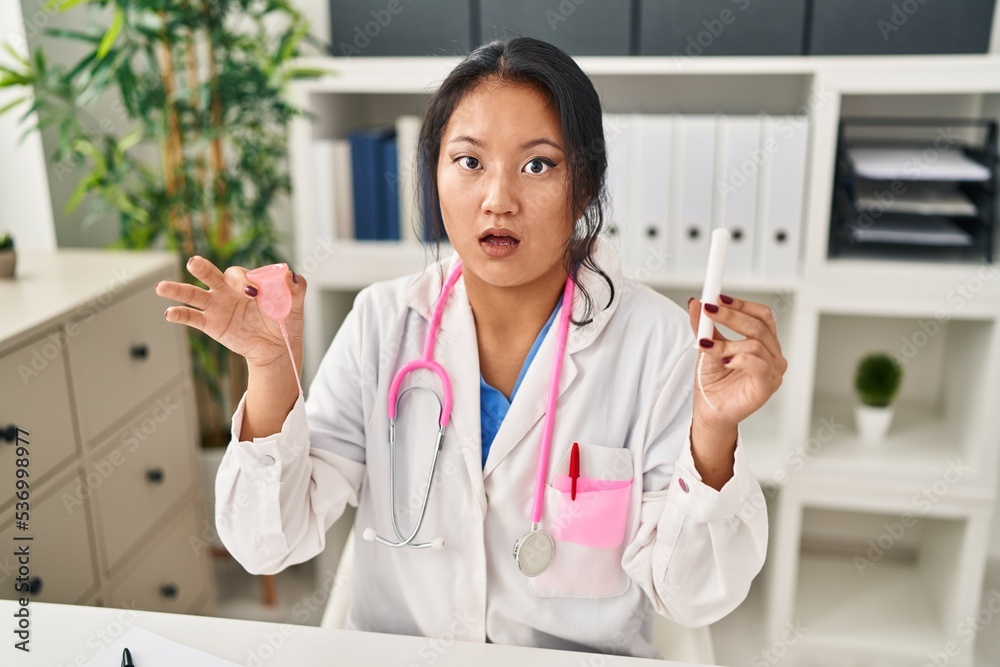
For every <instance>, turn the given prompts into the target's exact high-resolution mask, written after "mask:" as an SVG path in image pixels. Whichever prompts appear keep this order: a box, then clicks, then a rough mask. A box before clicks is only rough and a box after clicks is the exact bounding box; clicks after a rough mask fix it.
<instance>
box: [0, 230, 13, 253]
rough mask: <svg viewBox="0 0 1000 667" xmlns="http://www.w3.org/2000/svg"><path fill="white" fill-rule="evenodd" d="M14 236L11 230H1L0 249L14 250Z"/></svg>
mask: <svg viewBox="0 0 1000 667" xmlns="http://www.w3.org/2000/svg"><path fill="white" fill-rule="evenodd" d="M13 249H14V237H13V236H11V235H10V232H0V250H13Z"/></svg>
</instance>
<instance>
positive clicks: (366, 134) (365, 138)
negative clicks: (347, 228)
mask: <svg viewBox="0 0 1000 667" xmlns="http://www.w3.org/2000/svg"><path fill="white" fill-rule="evenodd" d="M394 135H395V130H394V129H393V128H390V127H374V128H362V129H358V130H355V131H353V132H351V133H350V134H349V135H348V139H349V140H350V142H351V169H352V171H353V172H354V184H353V189H354V238H356V239H357V240H359V241H377V240H379V239H380V237H381V234H382V233H384V230H386V229H387V227H388V223H387V221H386V220H387V213H386V206H385V200H386V197H385V194H384V190H385V186H384V182H385V179H384V177H383V174H384V173H385V166H384V162H385V156H384V149H383V140H384V139H386V138H387V137H392V136H394ZM397 227H398V225H397Z"/></svg>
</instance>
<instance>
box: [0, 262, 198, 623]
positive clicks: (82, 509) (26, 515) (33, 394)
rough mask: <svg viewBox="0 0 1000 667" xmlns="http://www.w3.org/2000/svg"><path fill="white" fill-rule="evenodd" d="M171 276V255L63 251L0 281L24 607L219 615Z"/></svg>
mask: <svg viewBox="0 0 1000 667" xmlns="http://www.w3.org/2000/svg"><path fill="white" fill-rule="evenodd" d="M164 279H169V280H177V279H179V264H178V260H177V257H176V256H175V255H173V254H171V253H164V252H108V251H102V250H60V251H56V252H24V253H22V256H21V257H19V259H18V275H17V278H16V279H13V280H0V304H2V305H3V310H4V319H3V320H2V321H0V377H2V378H3V380H4V381H3V384H2V385H0V432H3V433H4V435H6V434H7V432H8V431H9V430H10V427H16V428H17V429H20V430H19V431H17V433H18V434H19V435H20V438H21V440H20V441H19V442H16V443H15V442H7V441H0V473H2V478H0V490H2V494H0V539H3V542H4V544H7V545H11V544H15V545H21V544H24V545H30V547H29V549H30V554H31V555H30V560H29V569H30V574H29V575H28V578H27V583H29V585H30V593H28V597H29V598H32V599H37V600H45V601H53V602H67V603H78V604H103V605H114V606H128V607H130V608H141V609H151V610H161V611H179V612H191V611H202V612H205V611H210V610H211V608H212V605H213V604H214V600H215V584H214V580H213V574H212V571H211V567H210V554H209V552H208V550H207V549H205V548H204V544H205V542H204V541H203V540H202V539H201V538H202V536H203V535H205V534H211V531H210V530H206V528H208V527H207V526H205V525H204V524H205V520H204V518H203V517H204V511H203V500H202V497H201V496H202V491H201V490H202V485H201V481H200V468H199V465H198V430H197V429H198V423H197V416H196V412H195V402H194V388H193V385H192V382H191V366H190V360H189V353H188V348H187V338H186V336H187V333H186V330H184V329H183V328H181V327H178V326H177V325H174V324H170V323H169V322H166V321H165V320H164V318H163V311H164V310H165V309H166V307H167V306H168V305H169V302H167V301H166V300H164V299H162V298H160V297H158V296H157V295H156V294H155V292H154V291H153V285H154V283H155V282H156V281H158V280H164ZM19 450H20V451H19ZM18 459H20V461H19V460H18ZM25 464H26V465H25ZM18 467H20V468H26V470H27V476H26V477H22V478H21V479H22V480H26V482H25V481H22V484H21V488H17V489H16V488H15V483H16V479H15V471H16V469H17V468H18ZM25 483H26V484H27V489H25V488H24V485H25ZM16 491H17V492H21V493H22V494H23V493H24V492H25V491H26V492H27V496H28V497H27V499H24V498H23V495H22V496H21V497H17V496H15V492H16ZM22 520H24V521H25V523H26V527H22V526H21V524H19V523H18V522H19V521H22ZM24 538H29V539H24ZM12 554H13V551H12V549H5V550H4V554H3V555H2V556H0V579H2V580H4V581H9V580H10V579H11V578H12V577H15V576H17V572H18V567H19V564H18V563H17V561H16V558H15V557H13V555H12ZM2 591H3V592H2V593H0V595H2V596H4V597H11V596H14V595H20V594H22V593H21V592H19V591H15V588H14V586H13V585H10V586H8V585H4V586H3V587H2Z"/></svg>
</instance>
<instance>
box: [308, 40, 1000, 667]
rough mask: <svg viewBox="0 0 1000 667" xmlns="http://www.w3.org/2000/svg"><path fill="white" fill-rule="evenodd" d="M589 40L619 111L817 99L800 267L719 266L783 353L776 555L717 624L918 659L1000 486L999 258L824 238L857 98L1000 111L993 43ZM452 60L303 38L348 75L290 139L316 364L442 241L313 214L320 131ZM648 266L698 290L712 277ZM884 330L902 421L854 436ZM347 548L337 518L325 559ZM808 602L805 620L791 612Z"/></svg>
mask: <svg viewBox="0 0 1000 667" xmlns="http://www.w3.org/2000/svg"><path fill="white" fill-rule="evenodd" d="M576 60H577V62H578V63H579V64H580V65H581V67H582V68H583V69H584V71H586V72H587V73H588V75H590V77H591V79H592V80H593V81H594V84H595V87H596V88H597V90H598V93H599V94H600V95H601V99H602V105H603V111H604V112H606V113H609V114H644V113H649V114H702V115H704V114H767V115H770V116H780V115H786V116H796V117H805V118H807V119H808V128H809V132H808V135H809V136H808V141H807V147H808V158H807V169H806V177H805V188H804V192H795V193H790V195H789V196H790V197H794V198H802V205H803V208H804V211H805V213H804V220H803V225H802V230H801V231H802V237H801V241H802V246H801V250H800V256H799V258H798V267H799V271H798V274H797V275H795V276H793V277H790V278H782V279H774V278H767V277H764V276H758V277H753V276H745V277H743V278H739V277H735V276H734V277H732V278H727V279H726V280H725V281H724V291H725V292H728V293H731V294H735V295H738V296H741V297H743V298H746V299H750V300H753V301H758V302H760V303H764V304H766V305H768V306H769V307H770V308H771V310H772V312H773V313H774V315H775V319H776V321H777V324H778V330H779V338H780V340H781V343H782V351H783V353H784V355H785V356H786V358H787V359H788V360H789V369H788V372H787V373H786V375H785V378H784V382H783V384H782V386H781V388H780V389H779V391H778V393H777V394H776V395H775V396H773V397H772V399H771V400H770V401H769V403H768V404H767V405H766V406H765V407H764V408H763V409H761V410H760V411H758V412H757V413H755V414H754V415H752V416H751V417H750V418H749V419H748V420H747V421H746V422H745V423H744V424H743V433H744V437H745V441H746V443H747V447H748V458H749V461H750V464H751V466H752V468H753V470H754V473H755V475H756V476H757V477H758V479H759V480H760V481H761V483H762V485H763V486H764V488H765V495H766V497H767V501H768V507H767V508H766V511H768V513H769V515H770V516H771V535H770V543H769V558H768V563H767V565H766V566H765V570H764V572H763V573H762V576H761V577H759V578H758V579H757V580H756V581H755V582H754V586H753V588H752V589H751V593H750V595H749V597H748V598H747V600H746V602H745V603H744V604H743V605H742V606H741V607H740V608H739V609H737V610H736V612H734V614H732V615H731V616H730V617H728V618H726V619H723V621H721V622H720V623H719V624H718V625H717V632H716V633H715V636H716V639H717V640H718V641H717V642H716V644H717V645H716V655H717V657H718V659H719V661H720V663H722V664H774V662H775V661H776V660H778V659H784V656H786V655H787V656H789V658H788V662H787V664H824V665H825V664H830V665H834V664H838V665H842V664H918V663H919V664H923V662H927V661H928V659H929V656H930V655H938V654H939V653H940V652H942V651H946V650H947V642H948V641H950V640H951V638H952V636H953V635H955V634H956V633H960V632H961V630H962V628H961V627H960V626H959V623H960V622H961V619H963V618H965V617H966V616H967V615H969V614H975V612H976V610H977V607H978V605H979V591H980V587H981V586H982V577H983V568H984V564H985V562H986V558H987V544H988V531H989V526H990V520H991V514H992V512H993V507H994V502H995V500H994V499H995V498H996V495H997V477H998V464H1000V461H998V452H1000V410H998V409H997V406H998V405H1000V266H998V265H997V264H993V265H969V264H965V265H962V264H928V263H917V262H904V261H859V260H837V259H830V258H829V257H828V253H827V243H828V239H829V236H830V210H831V197H832V192H833V182H834V166H835V156H836V152H835V149H836V142H837V128H838V123H839V121H840V119H841V117H842V116H849V115H852V116H859V115H860V116H914V115H916V116H924V117H933V118H946V117H950V116H957V117H968V118H994V119H996V118H1000V57H998V56H996V55H975V56H940V57H921V56H913V57H832V58H831V57H781V58H754V57H744V58H728V57H713V58H670V57H662V58H661V57H630V58H618V57H607V58H598V57H580V58H577V59H576ZM457 63H458V59H450V58H427V59H420V58H406V59H395V58H354V59H342V58H321V59H310V61H309V62H308V63H307V64H308V65H310V66H319V67H323V68H328V69H331V70H334V71H335V72H336V73H337V76H332V77H327V78H321V79H319V80H315V81H308V82H300V83H298V84H296V85H295V87H294V93H295V96H296V101H297V102H298V103H299V104H300V105H302V106H303V107H305V108H306V109H308V110H309V111H311V112H312V113H314V114H315V118H316V120H315V121H313V120H311V119H309V118H308V117H300V118H298V119H296V120H295V121H294V123H293V126H292V130H291V139H290V151H291V167H292V179H293V182H294V185H295V188H294V192H293V205H294V223H295V224H294V226H295V248H296V252H295V255H296V256H295V263H294V266H295V269H296V271H298V272H300V273H303V274H304V275H305V276H306V278H307V279H308V280H309V286H310V290H309V293H308V295H307V304H306V308H307V311H308V313H309V314H308V315H307V317H306V327H307V328H306V332H305V333H306V339H305V351H306V359H305V368H304V376H305V380H304V383H303V384H304V385H306V383H307V382H308V381H309V380H310V379H311V377H312V375H313V374H314V372H315V368H316V367H317V365H318V363H319V360H320V358H321V356H322V354H323V353H324V352H325V350H326V348H327V347H328V346H329V343H330V341H331V340H332V337H333V335H334V333H335V332H336V329H337V327H338V326H339V325H340V322H341V321H342V320H343V317H344V315H345V314H346V313H347V311H348V309H349V308H350V307H351V303H352V300H353V297H354V295H355V294H356V293H357V290H359V289H360V288H362V287H364V286H365V285H367V284H369V283H370V282H372V281H375V280H382V279H389V278H393V277H396V276H400V275H404V274H407V273H410V272H415V271H420V270H421V269H423V268H424V266H425V264H427V263H429V262H431V261H433V254H434V253H433V249H428V250H424V249H423V248H421V247H420V246H419V245H417V244H413V243H406V242H404V243H388V242H371V243H358V242H350V241H337V239H336V238H334V237H333V236H332V231H333V230H331V229H322V228H320V227H319V226H318V224H317V220H318V219H319V216H318V215H317V204H316V202H317V201H318V198H317V197H318V193H317V188H318V187H320V185H318V184H316V183H315V182H314V179H313V178H312V175H313V168H314V156H313V151H312V145H313V142H315V141H317V140H329V139H338V138H342V137H344V136H345V135H346V133H347V132H348V131H350V130H351V129H353V128H354V127H356V126H359V125H361V124H363V123H391V122H393V121H394V120H395V118H396V116H398V115H403V114H411V115H412V114H416V115H419V114H420V113H421V111H422V110H423V109H424V108H425V107H426V102H427V99H428V96H429V94H430V92H432V91H433V90H434V89H435V88H436V86H437V85H439V83H440V81H441V80H442V79H443V78H444V77H445V76H446V75H447V73H448V72H449V71H450V70H451V68H452V67H454V65H455V64H457ZM768 196H770V197H773V196H774V193H770V194H769V195H768ZM667 237H668V238H670V239H673V236H672V235H671V234H669V233H668V234H667ZM667 250H668V251H670V250H676V249H672V248H669V247H668V248H667ZM636 277H637V278H640V279H641V278H643V277H641V276H638V275H637V276H636ZM645 278H646V279H647V280H646V282H648V283H649V284H651V285H652V286H653V287H654V288H656V289H658V290H659V291H661V292H662V293H664V294H666V295H667V296H669V297H670V298H672V299H674V300H675V301H677V302H678V303H680V304H681V305H683V304H684V303H685V302H686V300H687V297H688V296H697V295H698V294H699V293H700V289H701V280H702V279H703V276H702V275H701V274H700V271H699V272H695V273H691V274H685V275H670V274H669V273H668V272H662V271H661V272H653V271H649V272H647V273H646V276H645ZM729 333H730V334H731V332H729ZM877 349H885V350H887V351H889V352H892V353H894V354H896V355H897V356H906V357H908V359H907V363H906V367H905V372H906V377H905V379H904V389H903V391H902V394H901V396H900V400H899V410H898V413H897V415H896V419H895V422H894V426H893V428H892V431H891V433H890V436H889V439H888V440H887V442H886V443H885V444H884V445H883V446H881V447H879V448H869V447H865V446H863V445H862V444H861V443H860V441H859V440H858V438H857V437H856V435H855V427H854V421H853V414H852V406H853V404H854V398H853V391H852V388H851V377H852V373H853V370H854V364H855V363H856V361H857V359H858V358H859V357H860V355H861V354H862V353H864V352H868V351H875V350H877ZM306 386H307V385H306ZM956 470H960V471H962V472H961V473H958V472H956ZM925 489H927V491H925ZM926 494H930V496H931V498H933V501H931V500H928V498H927V495H926ZM760 511H765V510H764V509H763V508H762V509H761V510H760ZM903 517H908V518H906V524H908V525H905V526H904V525H903V523H902V522H903ZM897 523H898V524H899V525H901V526H903V533H902V535H900V537H899V538H896V537H894V533H895V532H898V531H897V530H896V528H895V526H896V524H897ZM886 526H888V528H887V527H886ZM887 531H888V532H887ZM883 533H885V534H886V535H888V537H884V536H883ZM331 534H332V533H331ZM880 539H881V541H882V542H883V543H885V542H886V541H892V545H891V548H890V549H888V551H887V552H886V554H885V555H884V556H881V557H879V558H878V562H876V563H874V565H873V567H871V568H864V569H863V570H862V572H863V573H862V572H859V571H858V567H857V566H856V564H855V560H854V557H855V556H861V557H865V554H866V552H867V549H868V546H867V542H868V540H873V541H874V543H875V544H876V546H877V545H878V544H879V540H880ZM338 548H339V544H337V543H336V541H335V540H333V539H332V538H331V542H330V543H329V548H328V550H327V551H328V552H329V553H330V554H331V557H332V558H335V557H336V553H337V549H338ZM873 555H876V554H875V552H873ZM323 557H324V558H326V555H324V556H323ZM319 570H320V571H324V570H325V568H322V567H321V568H319ZM797 622H800V623H801V625H802V626H803V627H805V628H809V629H808V630H806V631H804V633H801V634H796V633H795V632H792V630H791V629H790V628H795V627H797V626H795V624H796V623H797ZM956 641H959V642H962V645H961V651H960V654H959V655H958V656H949V660H950V662H949V664H951V665H970V664H972V659H973V646H972V645H971V644H966V643H964V638H963V637H959V638H958V639H957V640H956ZM792 655H796V656H798V657H799V658H801V661H799V662H797V661H795V660H793V659H792V658H791V656H792ZM808 661H812V662H808ZM851 661H853V662H851Z"/></svg>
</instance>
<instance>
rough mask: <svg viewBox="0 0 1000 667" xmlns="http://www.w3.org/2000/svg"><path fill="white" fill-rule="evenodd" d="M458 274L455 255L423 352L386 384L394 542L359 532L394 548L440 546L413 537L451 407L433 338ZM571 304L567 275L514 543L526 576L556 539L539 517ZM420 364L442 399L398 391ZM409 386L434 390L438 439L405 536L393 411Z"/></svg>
mask: <svg viewBox="0 0 1000 667" xmlns="http://www.w3.org/2000/svg"><path fill="white" fill-rule="evenodd" d="M461 274H462V262H461V260H456V264H455V268H454V269H453V270H452V272H451V274H450V275H449V276H448V279H447V280H446V281H445V283H444V286H443V287H442V288H441V295H440V296H439V297H438V300H437V303H436V304H435V306H434V314H433V317H432V318H431V323H430V327H429V328H428V329H427V340H426V341H425V342H424V354H423V356H422V357H421V358H419V359H416V360H414V361H411V362H409V363H408V364H406V365H405V366H403V367H402V368H401V369H399V372H398V373H396V376H395V377H394V378H393V380H392V384H391V385H390V386H389V399H388V409H389V504H390V507H391V515H392V529H393V531H394V532H395V534H396V539H397V540H398V541H396V542H393V541H391V540H387V539H385V538H384V537H381V536H380V535H377V534H376V532H375V529H374V528H366V529H365V531H364V534H363V537H364V539H366V540H368V541H375V542H378V543H379V544H384V545H386V546H389V547H397V548H398V547H407V546H408V547H412V548H414V549H426V548H428V547H430V548H434V549H442V548H444V538H441V537H437V538H434V539H433V540H431V541H430V542H414V540H415V539H416V536H417V532H418V531H419V530H420V526H421V525H422V524H423V521H424V515H425V514H426V512H427V501H428V499H429V498H430V494H431V482H432V481H433V479H434V466H435V464H436V463H437V458H438V453H439V452H440V451H441V447H442V446H443V445H444V431H445V428H446V427H447V426H448V421H449V420H450V419H451V407H452V402H453V399H452V393H451V381H450V380H449V379H448V373H447V372H445V370H444V368H442V367H441V365H440V364H439V363H437V362H436V361H434V343H435V338H436V335H437V332H438V328H439V326H440V324H441V314H442V313H443V311H444V306H445V303H446V301H447V299H448V295H449V294H450V292H451V289H452V287H453V286H454V285H455V283H456V282H457V281H458V278H459V276H461ZM572 303H573V280H572V278H571V277H567V278H566V287H565V290H564V291H563V299H562V306H561V312H560V315H559V329H558V332H557V338H556V354H555V359H554V360H553V362H552V378H551V382H550V385H549V396H548V402H547V403H546V409H545V424H544V426H543V429H542V447H541V449H540V450H539V452H538V470H537V472H536V477H535V498H534V503H533V504H532V506H531V528H530V530H529V531H528V532H527V533H526V534H524V535H523V536H521V537H520V538H519V539H518V540H517V541H516V542H515V543H514V560H515V561H517V565H518V567H519V568H520V569H521V571H522V572H523V573H524V574H526V575H527V576H529V577H534V576H537V575H539V574H541V573H542V572H543V571H544V570H545V568H546V567H548V565H549V563H550V562H551V561H552V555H553V553H554V551H555V543H554V542H553V541H552V537H551V536H549V534H548V533H546V532H545V531H544V530H541V529H540V528H539V522H540V521H541V518H542V505H543V502H544V497H545V479H546V476H547V472H548V468H549V451H550V449H551V443H552V429H553V426H554V423H555V411H556V398H557V397H558V395H559V378H560V376H561V374H562V362H563V356H564V352H565V350H566V338H567V335H568V332H569V318H570V311H571V310H572V308H567V307H566V305H567V304H572ZM420 369H426V370H429V371H432V372H433V373H435V374H436V375H437V376H438V379H440V381H441V388H442V392H443V393H444V401H443V402H442V401H441V399H438V397H437V394H435V393H434V392H433V391H432V390H430V389H427V388H426V387H419V386H416V385H414V386H412V387H408V388H407V389H405V390H403V392H400V391H399V387H400V385H401V384H402V383H403V379H404V378H405V377H406V376H407V375H408V374H409V373H411V372H413V371H415V370H420ZM411 389H427V391H430V392H431V394H433V395H434V397H435V399H437V400H438V405H439V407H440V411H439V414H438V433H437V440H436V442H435V445H434V455H433V457H432V458H431V465H430V471H429V473H428V478H427V484H426V486H425V488H424V496H423V501H422V502H421V504H420V512H419V514H418V516H417V522H416V525H415V526H414V527H413V530H412V531H411V532H410V534H409V535H407V536H406V537H404V536H403V532H402V531H401V530H400V528H399V521H398V520H397V519H396V494H395V491H396V475H395V469H396V456H395V454H396V414H397V412H398V410H399V399H400V398H401V397H402V395H403V394H405V393H406V392H407V391H410V390H411Z"/></svg>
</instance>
